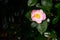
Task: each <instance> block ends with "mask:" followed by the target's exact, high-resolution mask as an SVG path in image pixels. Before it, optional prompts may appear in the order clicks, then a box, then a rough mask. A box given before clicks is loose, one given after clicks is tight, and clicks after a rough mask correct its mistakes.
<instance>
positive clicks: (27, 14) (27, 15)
mask: <svg viewBox="0 0 60 40" xmlns="http://www.w3.org/2000/svg"><path fill="white" fill-rule="evenodd" d="M25 17H26V18H27V19H29V20H31V11H28V12H27V13H26V14H25Z"/></svg>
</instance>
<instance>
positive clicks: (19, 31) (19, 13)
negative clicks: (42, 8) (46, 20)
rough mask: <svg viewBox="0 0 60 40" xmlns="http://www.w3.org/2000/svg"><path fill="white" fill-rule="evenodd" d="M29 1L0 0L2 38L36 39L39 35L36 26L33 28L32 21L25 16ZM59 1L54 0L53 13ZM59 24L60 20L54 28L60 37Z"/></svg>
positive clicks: (0, 31)
mask: <svg viewBox="0 0 60 40" xmlns="http://www.w3.org/2000/svg"><path fill="white" fill-rule="evenodd" d="M27 1H28V0H0V40H7V39H8V40H18V39H19V38H20V39H21V40H34V38H35V37H37V36H38V35H39V33H38V32H37V30H36V28H31V27H30V23H31V22H30V21H29V20H28V19H27V18H25V14H26V12H27V10H28V9H27V8H28V6H27ZM39 1H40V0H39ZM39 1H38V2H39ZM59 2H60V1H59V0H57V1H56V0H53V9H54V10H53V9H52V10H53V11H52V12H53V13H55V8H54V5H55V4H56V3H59ZM32 8H33V7H32ZM55 15H56V14H55ZM59 25H60V21H59V22H58V24H57V25H56V27H55V28H54V29H55V30H56V32H57V36H58V37H60V27H59ZM52 26H53V25H52ZM50 28H52V27H50ZM30 33H31V34H30Z"/></svg>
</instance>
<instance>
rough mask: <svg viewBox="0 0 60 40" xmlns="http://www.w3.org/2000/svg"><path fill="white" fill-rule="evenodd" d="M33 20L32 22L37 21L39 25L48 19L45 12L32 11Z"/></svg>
mask: <svg viewBox="0 0 60 40" xmlns="http://www.w3.org/2000/svg"><path fill="white" fill-rule="evenodd" d="M31 18H32V21H35V22H37V23H41V22H42V21H43V20H45V19H46V14H45V13H44V12H43V10H42V9H40V10H32V12H31Z"/></svg>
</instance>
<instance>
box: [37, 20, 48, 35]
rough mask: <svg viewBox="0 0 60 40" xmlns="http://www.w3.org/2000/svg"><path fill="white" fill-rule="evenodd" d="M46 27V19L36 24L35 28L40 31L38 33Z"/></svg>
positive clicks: (41, 32)
mask: <svg viewBox="0 0 60 40" xmlns="http://www.w3.org/2000/svg"><path fill="white" fill-rule="evenodd" d="M46 29H47V21H44V22H43V23H42V24H38V26H37V30H38V31H39V32H40V34H43V33H44V32H45V31H46Z"/></svg>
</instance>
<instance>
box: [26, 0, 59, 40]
mask: <svg viewBox="0 0 60 40" xmlns="http://www.w3.org/2000/svg"><path fill="white" fill-rule="evenodd" d="M27 5H28V7H27V9H26V10H27V12H26V14H25V17H26V18H27V20H29V21H30V25H31V26H29V27H30V28H32V29H33V31H31V32H30V33H29V35H30V36H29V37H32V38H33V39H34V40H59V37H58V36H57V31H56V29H55V28H56V25H57V24H58V22H59V20H60V3H56V4H54V3H53V0H40V1H38V0H28V2H27ZM29 21H28V22H29ZM32 29H31V30H32ZM36 33H37V35H35V34H36ZM31 40H32V39H31Z"/></svg>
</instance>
